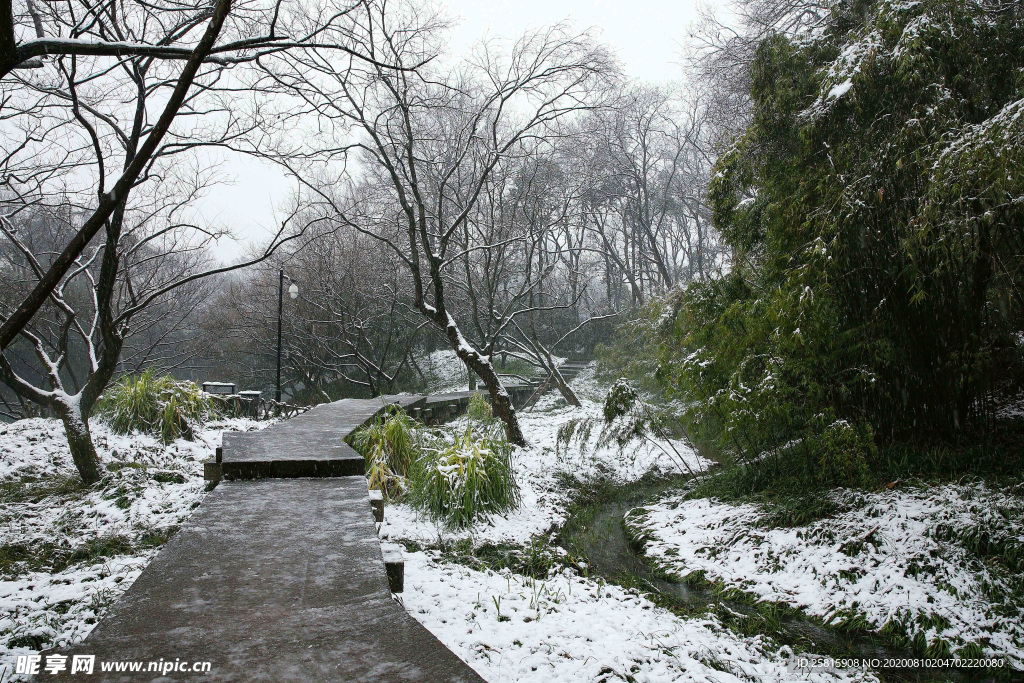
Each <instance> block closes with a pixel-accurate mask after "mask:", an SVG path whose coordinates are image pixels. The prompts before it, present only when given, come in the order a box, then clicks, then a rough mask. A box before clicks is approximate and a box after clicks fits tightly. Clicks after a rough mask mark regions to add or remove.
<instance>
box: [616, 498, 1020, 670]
mask: <svg viewBox="0 0 1024 683" xmlns="http://www.w3.org/2000/svg"><path fill="white" fill-rule="evenodd" d="M833 496H834V498H835V500H836V502H837V503H839V504H840V505H841V507H843V508H849V509H848V511H846V512H843V513H841V514H838V515H836V516H834V517H832V518H827V519H822V520H818V521H816V522H813V523H811V524H809V525H807V526H805V527H796V528H773V529H767V528H758V523H759V521H760V520H761V519H762V518H763V517H764V515H765V511H764V510H763V509H762V508H760V507H758V506H756V505H752V504H744V505H732V504H727V503H723V502H721V501H717V500H714V499H696V500H685V499H683V497H682V496H681V495H673V496H668V497H666V498H664V499H663V500H661V501H659V502H658V503H656V504H654V505H648V506H645V507H642V508H638V509H637V510H634V511H632V512H631V513H630V515H629V516H628V517H627V525H628V526H629V527H630V529H631V532H632V533H633V534H634V535H635V536H637V537H639V538H642V539H644V540H645V543H646V553H647V554H648V555H649V556H650V557H651V558H653V559H654V560H656V561H657V562H659V563H660V564H662V565H663V566H664V567H665V568H666V569H667V570H669V571H670V572H673V573H675V574H677V575H685V574H687V573H689V572H692V571H704V572H705V573H706V576H707V577H708V578H711V579H719V580H721V581H723V582H724V583H725V584H726V585H727V586H730V587H735V588H739V589H742V590H743V591H747V592H750V593H753V594H755V595H757V596H758V597H759V598H761V599H767V600H771V601H777V602H784V603H788V604H790V605H793V606H796V607H800V608H804V609H805V610H806V611H807V612H809V613H811V614H814V615H818V616H821V617H824V618H829V617H838V618H843V617H848V616H850V615H852V614H860V615H863V616H864V617H866V619H867V621H868V622H869V623H870V624H872V625H873V627H875V628H879V629H880V628H882V627H883V626H885V625H886V623H888V622H890V621H891V620H892V621H894V622H899V623H900V624H902V625H903V628H904V630H905V631H906V632H908V633H909V634H910V635H913V634H914V633H915V632H921V633H923V634H924V637H925V638H927V642H928V643H933V642H935V640H936V639H937V638H941V639H943V640H944V641H946V642H947V643H949V644H950V645H951V649H952V650H953V651H954V652H955V651H956V650H957V649H958V648H959V647H962V645H963V644H964V643H968V642H976V643H978V644H980V645H982V649H983V651H984V652H985V655H986V656H999V657H1007V658H1008V659H1009V663H1010V664H1012V665H1013V666H1016V667H1018V668H1022V667H1024V625H1022V619H1021V616H1022V615H1021V609H1020V607H1019V604H1015V603H1019V600H1018V599H1017V597H1016V596H1015V592H1014V585H1015V584H1016V583H1017V582H1018V579H1016V578H1014V577H1012V576H1010V575H1009V572H1008V571H1007V570H1006V569H1005V568H1004V567H1002V566H1001V565H1000V564H999V562H997V561H992V560H991V559H989V560H988V561H986V560H985V558H981V557H978V556H976V555H973V554H972V553H970V552H969V551H968V550H967V548H966V547H965V546H964V544H963V543H962V542H960V541H958V540H957V537H961V538H968V539H970V538H972V537H973V538H978V537H979V536H980V537H981V538H988V539H990V540H989V542H990V543H991V544H993V545H994V544H1011V545H1014V546H1016V547H1018V548H1020V547H1022V546H1024V534H1022V533H1021V524H1022V521H1024V500H1021V498H1020V497H1018V496H1012V495H1009V494H1007V493H1006V492H1002V491H999V490H996V489H993V488H991V487H988V486H986V485H984V484H980V483H979V484H969V485H968V484H945V485H941V486H924V485H922V486H919V487H911V488H903V489H895V490H891V491H884V492H881V493H863V494H857V495H854V494H850V493H846V492H842V491H839V492H835V493H833ZM935 617H938V619H936V618H935ZM914 622H916V624H915V623H914Z"/></svg>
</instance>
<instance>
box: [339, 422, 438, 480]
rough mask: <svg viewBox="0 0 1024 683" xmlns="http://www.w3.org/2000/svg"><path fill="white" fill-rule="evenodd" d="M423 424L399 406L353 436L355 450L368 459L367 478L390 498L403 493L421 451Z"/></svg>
mask: <svg viewBox="0 0 1024 683" xmlns="http://www.w3.org/2000/svg"><path fill="white" fill-rule="evenodd" d="M423 438H424V436H423V434H422V433H421V429H420V425H418V424H417V423H416V421H415V420H413V419H412V418H411V417H409V416H408V415H406V414H405V412H404V411H403V410H402V409H401V408H399V407H397V406H394V407H390V408H388V409H387V410H386V411H385V412H384V413H383V414H381V415H378V416H377V417H376V419H374V421H373V424H371V425H369V426H367V427H364V428H362V429H360V430H359V431H357V432H356V433H355V434H353V435H352V447H353V448H355V449H356V450H357V451H359V454H360V455H362V456H363V457H364V458H366V478H367V480H368V481H369V486H370V488H371V489H373V490H377V491H381V492H382V493H383V494H384V496H385V497H386V498H388V499H392V498H395V497H397V496H399V495H401V493H402V492H403V489H404V486H403V483H402V482H403V481H404V479H405V478H406V477H408V476H409V475H410V472H411V470H412V468H413V466H414V465H415V463H416V460H417V458H418V457H419V455H420V453H421V449H422V441H423Z"/></svg>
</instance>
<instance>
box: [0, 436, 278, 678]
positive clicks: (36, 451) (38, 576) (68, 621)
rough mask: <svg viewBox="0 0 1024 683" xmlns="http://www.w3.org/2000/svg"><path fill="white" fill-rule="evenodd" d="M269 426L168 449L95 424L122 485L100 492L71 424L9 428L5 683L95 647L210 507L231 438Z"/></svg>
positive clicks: (1, 544)
mask: <svg viewBox="0 0 1024 683" xmlns="http://www.w3.org/2000/svg"><path fill="white" fill-rule="evenodd" d="M269 424H271V423H270V422H256V421H254V420H250V419H247V418H239V419H230V420H223V421H217V422H211V423H210V424H208V425H207V426H206V428H205V429H204V430H203V431H202V432H201V433H200V435H199V438H198V439H197V440H196V441H194V442H190V441H185V440H181V439H179V440H178V441H175V442H174V443H172V444H170V445H168V446H164V445H162V444H161V443H159V442H158V441H157V440H156V439H154V438H153V437H150V436H148V435H141V434H134V435H131V436H121V435H118V434H114V433H113V432H111V431H110V430H109V429H107V427H106V426H105V425H104V424H103V423H102V421H100V420H93V421H92V422H91V425H90V427H91V431H92V435H93V442H94V444H95V446H96V449H97V452H98V453H99V455H100V459H101V460H102V461H103V464H104V465H105V466H106V467H107V468H108V470H109V471H110V472H111V475H110V478H109V479H108V480H107V481H106V482H104V483H103V484H101V485H99V486H98V487H95V488H91V489H87V488H84V487H81V486H80V485H79V483H78V481H79V480H78V479H77V476H78V475H77V472H76V471H75V468H74V464H73V462H72V460H71V454H70V452H69V450H68V447H67V442H66V441H65V437H64V431H63V427H62V425H61V423H60V421H58V420H53V419H43V418H37V419H29V420H20V421H18V422H14V423H12V424H8V425H3V426H0V680H7V679H6V678H5V677H4V675H5V674H4V671H5V669H8V670H10V671H13V662H14V659H15V657H16V656H17V655H19V654H29V653H32V652H37V651H39V650H40V649H44V648H48V647H52V646H54V645H62V644H65V643H69V642H73V641H77V640H80V639H81V638H84V637H85V636H86V635H87V634H88V633H89V631H91V630H92V627H93V625H94V624H95V623H96V620H97V618H98V617H99V615H101V614H102V612H103V611H104V609H105V608H106V607H107V606H109V605H110V604H112V603H113V602H114V601H115V600H116V599H117V598H118V597H119V596H120V595H121V594H122V593H123V592H124V591H125V590H127V589H128V587H129V586H130V585H131V584H132V582H133V581H134V580H135V579H136V577H138V575H139V574H140V573H141V572H142V569H143V568H144V567H145V566H146V564H147V563H148V562H149V560H150V559H152V557H153V555H154V554H155V553H156V550H155V548H156V547H157V546H158V545H159V544H160V543H162V542H163V541H164V540H165V539H166V537H167V535H168V534H169V533H170V532H172V531H173V530H174V529H176V528H177V527H178V526H180V525H181V523H182V522H183V521H184V520H185V519H186V518H187V517H188V516H189V514H190V513H191V511H192V510H193V509H194V508H195V507H196V506H197V505H199V501H200V499H201V498H202V496H203V491H204V482H203V471H202V463H203V462H204V461H206V460H209V459H210V457H211V456H212V454H213V451H214V449H215V448H216V447H217V446H218V445H220V439H221V434H222V433H223V432H224V431H250V430H254V429H262V428H264V427H266V426H267V425H269Z"/></svg>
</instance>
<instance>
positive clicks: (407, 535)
mask: <svg viewBox="0 0 1024 683" xmlns="http://www.w3.org/2000/svg"><path fill="white" fill-rule="evenodd" d="M593 374H594V373H593V370H592V369H591V370H587V371H585V372H584V373H581V375H580V377H579V378H578V379H577V380H576V381H575V382H574V383H573V386H574V387H575V388H576V389H577V392H578V393H579V398H580V401H581V402H582V403H583V406H582V407H581V408H574V407H571V406H567V405H565V402H564V400H561V397H560V395H559V393H558V392H557V391H553V392H551V393H549V394H547V395H545V396H543V397H542V398H541V400H540V401H538V403H537V405H536V406H535V407H534V408H533V409H532V410H530V411H523V412H520V413H519V422H520V426H521V427H522V430H523V434H525V435H526V438H527V440H528V441H529V446H528V447H526V448H517V449H515V451H514V453H513V455H512V464H513V468H514V471H515V476H516V481H517V482H518V483H519V487H520V494H521V496H522V502H521V504H520V505H519V507H518V508H517V509H516V510H515V511H514V512H512V513H510V514H508V515H504V516H494V517H492V518H491V519H490V520H488V521H485V522H479V523H477V524H476V525H475V526H474V527H472V528H470V529H468V530H466V531H461V532H449V531H444V530H443V529H440V528H438V527H437V526H435V525H434V524H433V523H431V522H430V521H428V520H426V519H424V518H422V517H421V516H420V515H418V514H417V512H416V511H415V510H414V509H413V508H412V507H410V506H408V505H392V504H388V513H387V518H386V520H385V522H384V526H383V528H382V529H381V534H382V536H383V537H390V538H395V539H405V540H414V541H417V542H419V543H424V544H431V543H433V542H436V541H437V540H438V537H439V536H440V535H442V534H443V535H444V537H445V538H452V539H458V538H466V537H472V538H473V539H474V541H476V542H478V543H484V542H490V543H510V544H516V545H523V544H527V543H529V541H530V538H531V537H533V536H535V535H537V534H542V533H545V532H547V531H549V530H551V529H552V528H554V527H556V526H558V525H560V524H561V523H562V522H563V521H565V515H566V509H567V508H568V505H569V502H570V501H569V499H568V497H567V494H568V493H569V492H566V491H564V490H563V486H562V485H561V484H559V482H558V473H559V472H567V473H570V474H572V475H573V476H575V477H576V478H577V479H580V480H586V479H587V478H589V477H596V476H598V475H601V476H606V477H608V478H611V479H615V480H618V481H620V482H621V483H624V484H625V483H629V482H631V481H636V480H637V479H640V478H641V477H643V476H644V474H646V473H647V472H649V471H651V470H652V469H653V470H656V471H662V472H676V473H677V472H678V469H676V466H675V465H673V463H672V461H671V460H670V459H669V458H668V457H667V456H666V455H665V454H664V452H663V451H662V450H661V449H659V448H658V447H657V446H656V445H653V443H639V442H638V443H634V444H631V445H630V446H628V447H627V448H626V449H625V451H624V452H619V450H618V449H617V448H616V447H614V446H612V447H607V448H601V449H597V450H594V448H593V445H594V444H595V442H596V441H597V439H598V434H597V432H598V431H599V430H598V429H595V430H594V433H593V434H592V436H591V438H590V440H589V447H588V448H586V449H578V448H576V446H575V444H574V446H573V448H572V449H570V450H567V449H559V452H556V449H555V441H556V437H557V435H558V430H559V428H560V427H561V426H562V425H564V424H566V423H567V422H569V421H570V420H574V419H581V418H591V419H597V420H600V419H601V404H600V403H599V402H598V401H597V400H596V399H599V398H600V395H601V391H600V389H599V388H598V387H597V385H596V383H595V381H594V379H593ZM559 406H561V407H559ZM673 445H674V447H675V448H676V449H677V450H678V451H679V452H680V453H682V454H683V455H684V457H685V458H686V459H687V463H688V464H689V465H690V467H692V468H693V469H694V470H701V469H705V468H706V467H707V466H708V465H709V464H710V463H709V462H708V461H706V460H704V459H703V458H701V457H700V456H698V455H697V454H696V453H694V452H693V450H692V449H691V448H690V447H689V446H687V445H686V444H684V443H682V442H679V441H676V442H673Z"/></svg>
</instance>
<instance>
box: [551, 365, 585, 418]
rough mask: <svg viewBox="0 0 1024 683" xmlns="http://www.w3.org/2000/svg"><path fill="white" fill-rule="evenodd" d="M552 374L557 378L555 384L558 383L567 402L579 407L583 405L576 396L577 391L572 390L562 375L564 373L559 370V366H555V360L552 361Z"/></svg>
mask: <svg viewBox="0 0 1024 683" xmlns="http://www.w3.org/2000/svg"><path fill="white" fill-rule="evenodd" d="M551 375H552V377H554V378H555V384H557V385H558V390H559V391H560V392H562V398H564V399H565V402H566V403H568V404H569V405H571V406H576V407H577V408H579V407H580V406H581V405H583V404H582V403H580V399H579V397H578V396H576V392H575V391H573V390H572V387H570V386H569V383H568V382H566V381H565V378H564V377H562V373H561V372H559V371H558V368H557V367H555V364H554V362H552V363H551Z"/></svg>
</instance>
